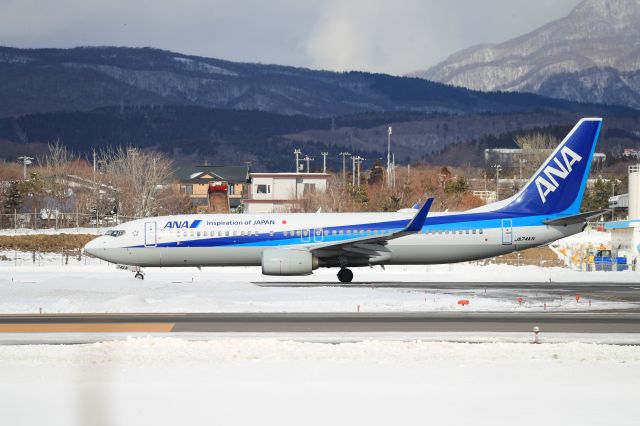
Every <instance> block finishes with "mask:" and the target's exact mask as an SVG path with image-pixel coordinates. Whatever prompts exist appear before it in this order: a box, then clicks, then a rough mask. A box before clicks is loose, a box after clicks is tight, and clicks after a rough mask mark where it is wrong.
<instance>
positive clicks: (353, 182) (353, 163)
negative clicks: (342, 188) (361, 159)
mask: <svg viewBox="0 0 640 426" xmlns="http://www.w3.org/2000/svg"><path fill="white" fill-rule="evenodd" d="M356 158H358V157H356V156H354V155H352V156H351V165H352V172H351V186H356Z"/></svg>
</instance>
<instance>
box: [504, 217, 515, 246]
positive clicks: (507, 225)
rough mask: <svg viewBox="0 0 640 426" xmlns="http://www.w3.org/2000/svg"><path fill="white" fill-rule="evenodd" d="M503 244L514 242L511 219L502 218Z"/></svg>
mask: <svg viewBox="0 0 640 426" xmlns="http://www.w3.org/2000/svg"><path fill="white" fill-rule="evenodd" d="M502 244H504V245H507V244H513V227H512V222H511V219H502Z"/></svg>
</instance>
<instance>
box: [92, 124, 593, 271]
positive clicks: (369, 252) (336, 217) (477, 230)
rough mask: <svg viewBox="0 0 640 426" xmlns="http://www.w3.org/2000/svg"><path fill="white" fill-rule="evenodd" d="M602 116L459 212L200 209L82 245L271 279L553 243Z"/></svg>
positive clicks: (572, 214)
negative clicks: (514, 187)
mask: <svg viewBox="0 0 640 426" xmlns="http://www.w3.org/2000/svg"><path fill="white" fill-rule="evenodd" d="M601 125H602V119H600V118H583V119H582V120H580V121H579V122H578V124H576V126H575V127H574V128H573V130H571V132H570V133H569V134H568V135H567V136H566V138H565V139H564V140H563V141H562V142H561V143H560V145H558V147H557V148H556V149H555V150H554V151H553V153H551V155H550V156H549V158H548V159H547V160H546V161H545V162H544V163H543V164H542V166H541V167H540V168H539V169H538V171H537V172H536V173H535V174H534V175H533V177H532V178H531V180H529V182H528V183H527V184H526V185H525V186H524V187H523V188H522V189H521V190H520V191H519V192H518V193H517V194H515V195H514V196H512V197H510V198H508V199H505V200H502V201H498V202H496V203H492V204H488V205H485V206H482V207H478V208H475V209H471V210H468V211H465V212H458V213H450V212H445V213H429V209H430V207H431V204H432V201H433V200H432V199H431V198H429V199H428V200H427V201H426V202H425V203H424V204H423V206H422V207H421V208H420V209H419V210H417V212H415V210H412V211H410V212H398V213H273V214H256V215H249V214H246V215H245V214H199V215H179V216H166V217H148V218H145V219H138V220H134V221H131V222H128V223H125V224H122V225H119V226H117V227H115V228H114V229H111V230H109V231H108V232H107V233H106V234H105V235H103V236H101V237H98V238H96V239H94V240H93V241H91V242H89V243H88V244H87V245H86V246H85V251H86V252H87V253H90V254H91V255H93V256H96V257H99V258H101V259H104V260H107V261H109V262H113V263H117V264H119V265H123V266H119V267H121V268H124V269H129V270H132V271H134V272H136V277H137V278H144V275H143V273H142V271H141V269H140V268H141V267H172V266H196V267H202V266H253V265H255V266H258V265H261V266H262V273H263V274H265V275H307V274H311V273H313V270H314V269H316V268H322V267H325V268H333V267H335V268H340V269H339V272H338V279H339V280H340V281H341V282H350V281H351V280H352V279H353V273H352V272H351V270H349V269H348V268H349V267H358V266H372V265H382V266H383V267H384V265H409V264H413V265H415V264H436V263H451V262H462V261H469V260H475V259H482V258H486V257H492V256H497V255H501V254H505V253H510V252H513V251H518V250H524V249H526V248H530V247H535V246H539V245H543V244H547V243H549V242H552V241H554V240H557V239H559V238H563V237H566V236H569V235H572V234H576V233H578V232H581V231H582V230H583V229H584V227H585V226H586V221H587V220H588V219H589V218H590V217H593V216H595V215H597V214H599V213H600V212H588V213H580V203H581V201H582V196H583V194H584V190H585V185H586V183H587V177H588V175H589V169H590V167H591V160H592V158H593V153H594V150H595V146H596V142H597V140H598V135H599V133H600V127H601Z"/></svg>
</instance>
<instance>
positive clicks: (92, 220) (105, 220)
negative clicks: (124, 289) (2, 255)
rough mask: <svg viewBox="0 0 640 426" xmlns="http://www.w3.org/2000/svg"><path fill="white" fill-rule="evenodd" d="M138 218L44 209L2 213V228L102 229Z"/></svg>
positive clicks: (5, 229) (0, 224)
mask: <svg viewBox="0 0 640 426" xmlns="http://www.w3.org/2000/svg"><path fill="white" fill-rule="evenodd" d="M134 219H138V218H137V217H132V216H120V215H117V214H115V215H100V214H99V213H97V214H96V213H79V212H73V213H62V212H53V213H47V212H46V211H44V210H41V211H40V212H38V211H36V210H34V211H33V213H18V212H17V211H14V213H12V214H11V213H10V214H6V213H3V214H0V230H3V231H10V230H14V232H16V233H17V232H19V231H20V230H26V229H31V230H38V229H56V230H57V229H73V228H75V229H76V231H79V230H80V228H83V229H87V228H95V230H100V229H103V228H110V227H113V226H115V225H117V224H119V223H123V222H128V221H130V220H134Z"/></svg>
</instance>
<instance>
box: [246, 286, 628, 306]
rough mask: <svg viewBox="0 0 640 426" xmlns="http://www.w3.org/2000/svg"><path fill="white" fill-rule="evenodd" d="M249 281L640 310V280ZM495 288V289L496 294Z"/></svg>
mask: <svg viewBox="0 0 640 426" xmlns="http://www.w3.org/2000/svg"><path fill="white" fill-rule="evenodd" d="M252 284H254V285H257V286H260V287H296V288H300V287H310V288H311V287H341V288H363V287H364V288H389V289H405V290H413V291H423V292H427V293H428V292H456V293H458V292H465V291H478V290H481V291H482V290H491V291H492V292H493V294H494V296H495V297H500V295H501V294H500V291H504V292H505V293H508V294H513V293H514V292H517V291H523V292H524V291H526V292H528V293H536V292H539V293H544V294H548V295H557V296H566V297H575V295H580V296H581V297H582V298H592V299H600V300H610V301H615V302H628V303H636V304H639V307H638V308H636V309H633V312H638V313H640V283H638V284H634V283H631V284H630V283H625V282H609V283H603V282H597V283H590V282H567V283H562V282H497V283H496V282H468V283H464V282H429V281H425V282H397V281H389V282H384V281H382V282H370V281H363V282H352V283H349V284H342V283H336V282H331V281H330V282H304V281H297V282H291V281H289V282H285V281H254V282H253V283H252ZM496 291H498V292H497V293H496Z"/></svg>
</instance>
